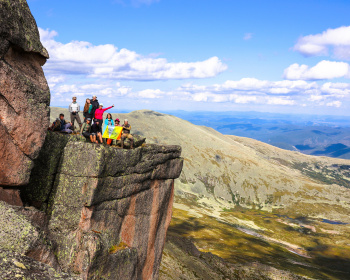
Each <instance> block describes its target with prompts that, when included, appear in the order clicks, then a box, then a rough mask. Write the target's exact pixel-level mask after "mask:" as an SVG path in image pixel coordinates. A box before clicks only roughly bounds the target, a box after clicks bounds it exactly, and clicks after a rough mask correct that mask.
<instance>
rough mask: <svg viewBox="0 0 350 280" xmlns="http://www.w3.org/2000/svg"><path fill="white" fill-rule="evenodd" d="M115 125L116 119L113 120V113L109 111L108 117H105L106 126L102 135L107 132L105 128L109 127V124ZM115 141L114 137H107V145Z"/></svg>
mask: <svg viewBox="0 0 350 280" xmlns="http://www.w3.org/2000/svg"><path fill="white" fill-rule="evenodd" d="M112 125H114V121H113V118H112V114H110V113H108V114H107V117H106V119H105V124H104V127H103V133H102V135H103V134H104V133H105V130H106V129H107V126H112ZM112 142H113V139H111V138H107V145H111V144H112Z"/></svg>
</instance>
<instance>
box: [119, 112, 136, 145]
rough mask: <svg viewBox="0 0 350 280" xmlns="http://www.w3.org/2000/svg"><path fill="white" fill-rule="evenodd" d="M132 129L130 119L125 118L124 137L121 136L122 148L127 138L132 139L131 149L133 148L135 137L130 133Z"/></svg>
mask: <svg viewBox="0 0 350 280" xmlns="http://www.w3.org/2000/svg"><path fill="white" fill-rule="evenodd" d="M130 130H131V125H130V124H129V121H128V120H127V119H125V120H124V124H123V131H122V137H121V146H122V148H124V140H125V138H128V139H129V141H130V149H132V148H133V145H134V138H133V137H132V135H131V134H130Z"/></svg>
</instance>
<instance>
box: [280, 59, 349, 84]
mask: <svg viewBox="0 0 350 280" xmlns="http://www.w3.org/2000/svg"><path fill="white" fill-rule="evenodd" d="M283 76H284V78H285V79H288V80H324V79H334V78H342V77H349V64H348V63H346V62H337V61H328V60H322V61H320V62H319V63H317V64H316V65H315V66H313V67H309V66H308V65H305V64H301V65H299V64H298V63H294V64H292V65H290V66H289V67H288V68H286V69H285V70H284V75H283Z"/></svg>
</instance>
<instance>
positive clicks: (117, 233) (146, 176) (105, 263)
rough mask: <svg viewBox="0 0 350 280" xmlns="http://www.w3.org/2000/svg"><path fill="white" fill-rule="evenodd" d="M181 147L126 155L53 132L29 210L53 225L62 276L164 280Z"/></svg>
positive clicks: (27, 198) (28, 196)
mask: <svg viewBox="0 0 350 280" xmlns="http://www.w3.org/2000/svg"><path fill="white" fill-rule="evenodd" d="M180 155H181V147H179V146H174V145H173V146H163V145H147V144H145V145H142V146H141V147H138V148H136V149H119V148H116V147H109V146H105V145H98V144H92V143H89V142H86V141H82V140H80V139H78V138H77V137H75V136H70V135H63V134H60V133H55V132H49V133H48V135H47V138H46V141H45V144H44V146H43V148H42V150H41V152H40V155H39V157H38V158H37V159H36V160H35V168H34V169H33V172H32V177H31V180H30V183H29V184H28V186H27V187H26V188H25V189H24V190H23V191H22V192H21V195H22V198H23V201H24V202H25V203H26V204H30V205H35V206H36V207H37V208H40V209H41V210H42V211H45V212H46V214H47V216H48V217H49V219H50V220H49V222H48V232H49V239H50V240H51V241H52V242H53V244H55V245H54V254H55V256H56V257H57V261H58V263H59V266H60V268H61V269H62V270H63V271H65V272H68V273H75V274H78V275H80V276H81V277H83V279H117V278H118V279H145V280H146V279H150V280H151V279H157V278H158V273H159V266H160V261H161V256H162V251H163V247H164V243H165V236H166V232H167V228H168V226H169V223H170V220H171V215H172V202H173V198H174V179H176V178H178V177H179V176H180V173H181V170H182V165H183V159H182V158H181V157H180Z"/></svg>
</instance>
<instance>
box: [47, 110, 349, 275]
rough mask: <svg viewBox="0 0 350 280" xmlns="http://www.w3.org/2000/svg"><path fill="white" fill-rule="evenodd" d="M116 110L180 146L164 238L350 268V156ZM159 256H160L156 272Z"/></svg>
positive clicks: (290, 265) (302, 267)
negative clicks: (178, 173)
mask: <svg viewBox="0 0 350 280" xmlns="http://www.w3.org/2000/svg"><path fill="white" fill-rule="evenodd" d="M60 111H64V110H62V109H57V108H53V109H52V114H51V115H52V116H56V115H57V114H58V112H60ZM115 117H118V118H120V119H124V118H128V119H129V122H130V123H131V126H132V133H135V134H140V135H142V136H145V137H146V138H147V143H162V144H177V145H181V146H182V149H183V152H182V155H183V157H184V159H185V161H184V168H183V172H182V174H181V176H180V179H179V180H177V182H176V184H175V186H176V199H175V204H174V214H173V220H172V224H171V226H170V229H169V235H170V236H175V237H179V236H181V237H185V238H189V239H191V240H192V241H193V242H194V244H195V245H196V246H197V247H198V249H200V251H202V252H211V253H214V254H216V255H218V256H220V257H222V258H224V259H225V260H226V261H228V262H230V263H233V264H245V265H248V266H249V267H251V264H252V263H255V262H258V263H262V264H264V265H268V266H273V267H275V268H277V269H279V270H284V269H285V270H288V271H292V272H294V273H296V274H299V275H304V276H308V277H312V278H315V279H346V278H343V277H345V276H346V277H347V276H349V275H350V274H349V273H350V271H349V268H347V267H349V265H348V264H350V245H349V244H348V242H347V240H348V239H349V236H350V228H349V226H348V225H347V223H349V222H350V218H349V217H350V215H349V214H350V189H349V187H350V172H349V167H350V161H348V160H342V159H334V158H326V157H315V156H308V155H304V154H301V153H298V152H292V151H286V150H282V149H279V148H276V147H273V146H270V145H268V144H265V143H262V142H259V141H256V140H252V139H249V138H243V137H236V136H227V135H223V134H221V133H219V132H217V131H215V130H214V129H211V128H208V127H203V126H196V125H193V124H191V123H189V122H187V121H184V120H182V119H179V118H177V117H174V116H171V115H166V114H160V113H157V112H153V111H148V110H142V111H135V112H131V113H129V114H113V118H115ZM169 246H170V245H169ZM165 252H166V251H165ZM169 254H171V251H169ZM167 261H169V259H167V256H166V254H165V255H164V262H163V268H162V271H163V272H164V271H165V270H167V267H168V268H169V262H167ZM178 261H179V262H182V261H184V260H178ZM182 263H183V262H182ZM339 263H342V264H343V265H340V266H339V265H338V264H339ZM310 267H311V269H310ZM161 275H166V273H165V274H161ZM162 279H168V278H167V277H164V278H162ZM184 279H186V278H184ZM198 279H199V278H198ZM232 279H236V278H232ZM267 279H270V278H267ZM271 279H274V278H271ZM276 279H278V278H276ZM286 279H291V278H286Z"/></svg>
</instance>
